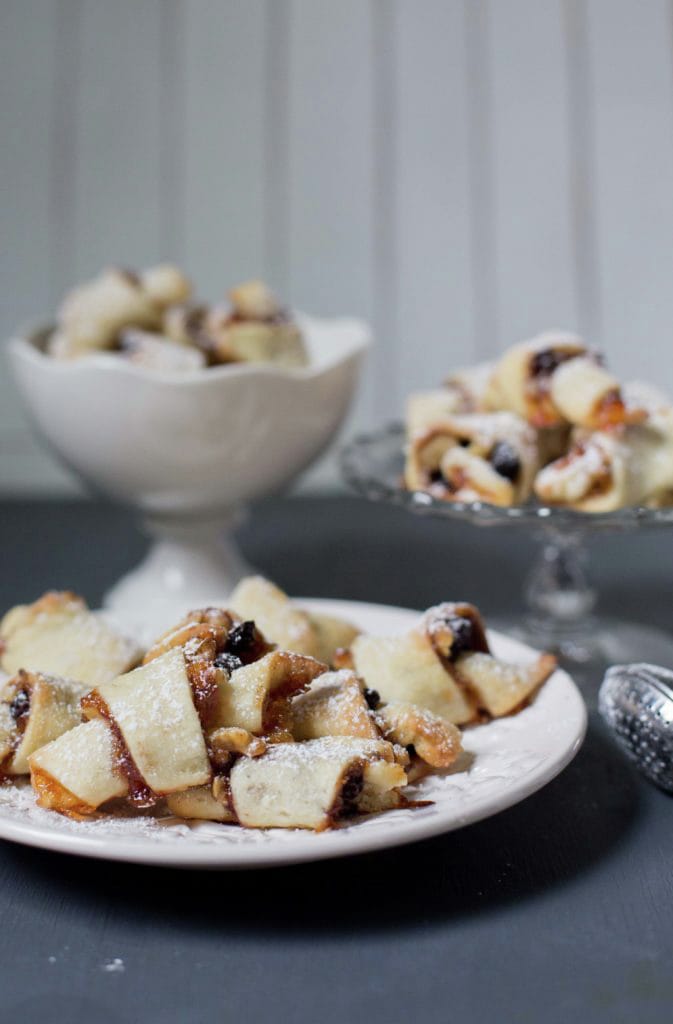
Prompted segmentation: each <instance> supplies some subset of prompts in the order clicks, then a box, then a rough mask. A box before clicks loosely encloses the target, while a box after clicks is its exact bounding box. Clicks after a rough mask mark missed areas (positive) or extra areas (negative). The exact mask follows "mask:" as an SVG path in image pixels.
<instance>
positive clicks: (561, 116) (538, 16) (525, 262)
mask: <svg viewBox="0 0 673 1024" xmlns="http://www.w3.org/2000/svg"><path fill="white" fill-rule="evenodd" d="M562 13H563V12H562V6H561V0H508V3H506V4H501V3H498V2H497V0H491V4H490V15H491V25H490V30H491V47H490V52H491V54H492V62H493V63H492V124H493V133H494V144H493V154H494V174H493V178H494V182H495V204H494V208H495V227H494V239H495V256H496V274H497V338H496V339H494V342H495V345H497V347H498V348H502V347H504V346H505V345H508V344H511V343H512V342H514V341H518V340H520V339H521V338H525V337H529V336H530V335H531V334H534V333H537V332H538V331H539V330H542V329H544V328H546V327H555V326H557V327H558V326H561V327H563V326H566V327H570V328H576V327H577V303H576V296H575V287H574V276H573V239H572V217H571V177H570V175H571V161H570V151H569V134H568V109H567V95H568V93H567V81H566V72H567V62H566V55H565V48H564V36H563V17H562Z"/></svg>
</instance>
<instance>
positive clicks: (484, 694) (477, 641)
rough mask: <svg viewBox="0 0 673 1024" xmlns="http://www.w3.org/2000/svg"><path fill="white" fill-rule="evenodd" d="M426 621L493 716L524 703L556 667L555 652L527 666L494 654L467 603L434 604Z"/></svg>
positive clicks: (458, 676)
mask: <svg viewBox="0 0 673 1024" xmlns="http://www.w3.org/2000/svg"><path fill="white" fill-rule="evenodd" d="M422 623H423V627H424V628H425V630H426V633H427V636H428V637H429V639H430V641H431V643H432V645H433V647H434V648H435V651H436V652H437V654H438V656H439V657H440V658H441V659H442V661H443V663H444V664H445V666H446V668H447V671H449V672H450V673H451V675H452V676H453V677H454V679H455V680H456V681H457V683H458V684H459V685H460V686H461V687H462V688H463V690H464V691H465V692H467V693H468V694H469V695H470V697H471V699H472V701H473V702H474V704H475V705H476V707H477V708H478V709H479V710H480V711H481V712H482V713H486V714H488V715H490V716H492V717H493V718H497V717H500V716H501V715H507V714H510V713H511V712H512V711H514V710H516V709H517V708H518V707H520V706H521V705H522V704H523V703H524V701H526V700H527V699H528V698H529V697H530V696H531V695H532V694H533V693H534V692H535V690H537V689H538V687H540V686H541V685H542V683H543V682H545V680H546V679H548V678H549V676H550V675H551V674H552V672H553V671H554V669H555V668H556V658H554V657H553V655H551V654H540V655H539V656H538V657H537V658H536V659H535V660H534V661H533V662H530V663H527V664H511V663H509V662H506V661H503V660H502V659H500V658H496V657H494V655H493V654H492V653H491V650H490V647H489V643H488V638H487V636H486V630H485V628H484V623H483V621H482V618H481V615H480V613H479V610H478V609H477V608H476V607H475V606H474V605H472V604H468V603H467V602H455V603H452V602H444V603H443V604H439V605H436V606H435V607H434V608H429V609H428V611H427V612H426V613H425V615H424V616H423V620H422Z"/></svg>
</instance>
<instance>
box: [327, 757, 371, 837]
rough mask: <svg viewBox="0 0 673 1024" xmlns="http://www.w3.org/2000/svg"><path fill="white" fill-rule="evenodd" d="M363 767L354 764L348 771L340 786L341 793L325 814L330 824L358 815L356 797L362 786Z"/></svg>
mask: <svg viewBox="0 0 673 1024" xmlns="http://www.w3.org/2000/svg"><path fill="white" fill-rule="evenodd" d="M364 774H365V773H364V766H363V765H361V764H355V765H353V766H352V767H351V768H349V769H348V771H347V772H346V775H345V777H344V780H343V783H342V785H341V791H340V792H339V794H338V795H337V797H336V799H335V801H334V803H333V804H332V806H331V807H330V809H329V811H328V812H327V818H328V821H329V822H330V823H334V822H336V821H341V820H342V819H343V818H352V817H353V816H354V815H355V814H357V813H358V797H359V796H360V794H361V793H362V788H363V786H364V781H365V779H364Z"/></svg>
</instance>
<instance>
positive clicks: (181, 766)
mask: <svg viewBox="0 0 673 1024" xmlns="http://www.w3.org/2000/svg"><path fill="white" fill-rule="evenodd" d="M82 711H83V713H84V715H85V716H86V717H87V718H102V719H103V720H104V721H106V722H107V723H108V724H110V726H111V727H112V728H113V730H114V731H115V733H116V734H117V736H118V739H119V740H120V741H121V743H122V744H123V747H124V750H123V754H122V758H123V757H124V756H125V755H126V754H127V753H128V757H129V763H130V766H131V770H132V773H133V774H134V775H136V774H137V776H138V777H139V780H140V781H141V783H142V785H143V787H146V788H147V789H148V790H149V791H150V795H163V794H166V793H173V792H177V791H180V790H182V789H188V788H190V787H191V786H199V785H202V784H203V783H205V782H208V781H209V779H210V778H211V770H210V763H209V760H208V751H207V749H206V744H205V741H204V738H203V733H202V730H201V722H200V720H199V716H198V714H197V712H196V708H195V707H194V698H193V693H192V687H191V684H190V681H189V677H188V675H187V666H186V663H185V657H184V654H183V652H182V650H180V649H179V648H174V649H173V650H170V651H167V653H166V654H163V655H162V656H161V657H159V658H155V659H154V660H153V661H151V662H150V663H149V664H147V665H143V666H142V667H141V668H137V669H135V671H133V672H129V673H127V674H126V675H122V676H118V678H117V679H113V680H112V682H109V683H103V684H101V685H99V686H97V687H96V688H95V689H94V690H93V691H92V692H91V693H89V694H87V695H86V697H84V698H83V700H82ZM129 781H130V782H131V785H132V787H133V780H132V779H131V778H129ZM133 795H135V794H133ZM141 800H142V801H143V802H145V795H142V796H141V797H140V799H139V800H138V802H139V803H140V802H141Z"/></svg>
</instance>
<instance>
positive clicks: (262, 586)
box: [229, 576, 320, 658]
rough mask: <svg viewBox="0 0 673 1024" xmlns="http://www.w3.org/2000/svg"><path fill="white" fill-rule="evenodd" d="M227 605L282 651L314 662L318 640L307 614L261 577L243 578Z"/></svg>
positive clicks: (318, 650) (317, 650)
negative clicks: (294, 653)
mask: <svg viewBox="0 0 673 1024" xmlns="http://www.w3.org/2000/svg"><path fill="white" fill-rule="evenodd" d="M229 605H230V607H231V608H232V609H233V611H234V612H235V613H236V614H237V615H239V616H240V617H241V618H242V619H252V620H253V621H254V622H255V623H256V624H257V626H258V627H259V628H260V629H261V630H262V632H263V633H264V635H265V636H267V637H268V638H269V639H270V640H272V641H273V642H274V643H276V644H278V646H279V647H281V648H282V649H283V650H287V651H295V652H296V653H297V654H307V655H309V656H310V657H312V658H317V657H318V656H319V653H320V639H319V637H318V633H317V630H316V628H315V626H314V624H313V623H312V622H311V619H310V616H309V615H308V613H307V612H305V611H302V609H301V608H297V607H295V605H294V603H293V602H292V601H291V600H290V598H289V597H288V596H287V594H286V593H284V592H283V591H282V590H281V589H280V587H277V586H276V585H275V583H271V581H270V580H267V579H264V577H263V576H246V577H245V578H244V579H242V580H241V581H240V583H239V584H238V585H237V586H236V587H235V588H234V590H233V592H232V594H231V596H230V598H229Z"/></svg>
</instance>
